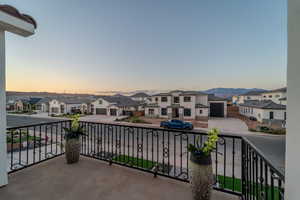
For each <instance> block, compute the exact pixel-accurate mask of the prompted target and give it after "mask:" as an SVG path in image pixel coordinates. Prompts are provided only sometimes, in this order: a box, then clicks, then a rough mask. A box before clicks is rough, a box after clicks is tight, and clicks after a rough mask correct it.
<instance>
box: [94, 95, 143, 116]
mask: <svg viewBox="0 0 300 200" xmlns="http://www.w3.org/2000/svg"><path fill="white" fill-rule="evenodd" d="M139 105H140V103H139V102H137V101H134V100H132V99H131V98H130V97H126V96H123V95H114V96H101V97H99V98H97V100H95V101H94V102H92V109H93V114H95V115H108V116H121V115H131V114H132V113H133V112H134V111H137V110H138V107H139Z"/></svg>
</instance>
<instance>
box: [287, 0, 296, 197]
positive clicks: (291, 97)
mask: <svg viewBox="0 0 300 200" xmlns="http://www.w3.org/2000/svg"><path fill="white" fill-rule="evenodd" d="M299 19H300V1H299V0H289V5H288V72H287V86H288V91H287V94H288V95H287V100H288V103H287V135H286V177H285V199H288V200H298V199H299V180H300V169H299V167H300V161H299V159H298V158H299V153H300V147H299V142H300V126H299V119H300V106H299V101H300V79H299V75H300V23H299Z"/></svg>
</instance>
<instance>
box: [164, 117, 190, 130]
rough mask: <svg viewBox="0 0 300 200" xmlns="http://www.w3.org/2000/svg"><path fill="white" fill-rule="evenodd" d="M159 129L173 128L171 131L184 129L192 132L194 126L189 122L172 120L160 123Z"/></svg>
mask: <svg viewBox="0 0 300 200" xmlns="http://www.w3.org/2000/svg"><path fill="white" fill-rule="evenodd" d="M160 127H163V128H173V129H186V130H193V129H194V126H193V124H192V123H190V122H184V121H181V120H177V119H172V120H168V121H162V122H160Z"/></svg>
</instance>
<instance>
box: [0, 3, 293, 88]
mask: <svg viewBox="0 0 300 200" xmlns="http://www.w3.org/2000/svg"><path fill="white" fill-rule="evenodd" d="M1 3H6V4H10V5H12V6H15V7H16V8H18V9H19V10H20V11H21V12H23V13H26V14H29V15H31V16H32V17H34V18H35V19H36V21H37V23H38V28H37V31H36V34H35V35H34V36H31V37H29V38H21V37H19V36H15V35H12V34H7V40H6V46H7V48H6V49H7V52H6V54H7V90H14V91H49V92H63V91H66V92H91V93H94V92H98V91H111V90H117V91H132V90H168V89H188V90H205V89H209V88H214V87H234V88H237V87H246V88H255V87H256V88H266V89H272V88H277V87H282V86H285V84H286V42H287V41H286V37H287V33H286V26H287V23H286V18H287V16H286V15H287V11H286V9H287V5H286V1H285V0H250V1H244V0H209V1H207V0H194V1H192V0H188V1H182V0H181V1H175V0H162V1H159V0H87V1H84V0H51V1H50V0H48V1H46V0H4V1H1Z"/></svg>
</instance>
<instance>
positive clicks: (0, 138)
mask: <svg viewBox="0 0 300 200" xmlns="http://www.w3.org/2000/svg"><path fill="white" fill-rule="evenodd" d="M6 157H7V149H6V94H5V32H4V31H1V30H0V187H1V186H3V185H6V184H7V158H6Z"/></svg>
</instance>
